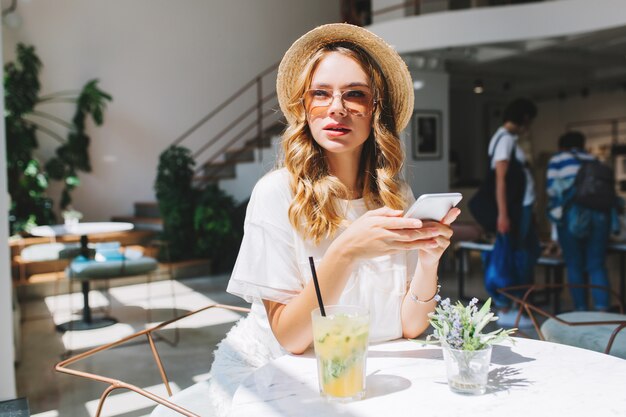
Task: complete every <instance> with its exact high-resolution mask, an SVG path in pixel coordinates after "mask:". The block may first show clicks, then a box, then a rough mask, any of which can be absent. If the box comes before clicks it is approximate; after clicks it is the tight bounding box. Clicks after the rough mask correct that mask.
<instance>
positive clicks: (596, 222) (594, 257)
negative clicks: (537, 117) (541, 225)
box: [546, 132, 611, 311]
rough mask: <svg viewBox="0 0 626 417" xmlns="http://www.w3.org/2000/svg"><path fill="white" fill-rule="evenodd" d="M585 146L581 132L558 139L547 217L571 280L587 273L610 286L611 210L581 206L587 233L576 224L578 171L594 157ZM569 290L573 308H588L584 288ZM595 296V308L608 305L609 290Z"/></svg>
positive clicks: (550, 174)
mask: <svg viewBox="0 0 626 417" xmlns="http://www.w3.org/2000/svg"><path fill="white" fill-rule="evenodd" d="M584 149H585V136H584V135H583V134H582V133H580V132H567V133H565V134H564V135H562V136H561V137H560V138H559V152H557V153H556V154H555V155H554V156H552V158H550V161H549V162H548V171H547V182H546V191H547V193H548V197H549V201H548V217H549V219H550V221H551V222H552V223H553V225H554V227H553V235H554V234H555V233H554V230H555V229H556V235H557V236H556V237H557V239H558V242H559V244H560V245H561V250H562V253H563V260H564V261H565V265H566V266H567V280H568V282H569V283H570V284H584V274H585V272H586V273H588V274H589V283H590V284H592V285H600V286H604V287H608V286H609V281H608V273H607V268H606V261H605V259H606V250H607V244H608V240H609V234H610V228H611V214H610V212H609V211H601V210H592V209H589V208H582V209H581V210H582V211H585V212H586V213H585V215H586V216H589V217H588V219H589V226H588V227H587V228H586V229H587V231H586V233H584V234H581V233H580V231H579V230H575V229H574V226H575V224H574V223H576V222H577V221H579V219H576V218H575V217H574V216H577V213H581V210H573V205H574V204H575V203H574V202H573V201H572V198H573V195H574V192H575V189H574V181H575V179H576V174H578V170H579V169H580V166H581V164H582V163H583V162H584V161H591V160H593V159H594V157H593V156H592V155H590V154H589V153H587V152H585V150H584ZM576 208H578V207H576ZM555 240H556V239H555ZM570 291H571V295H572V299H573V301H574V309H576V310H586V309H587V300H586V299H585V291H584V290H583V289H582V288H571V290H570ZM592 296H593V301H594V307H595V309H596V310H601V311H602V310H607V309H608V308H609V295H608V292H606V291H602V290H593V291H592Z"/></svg>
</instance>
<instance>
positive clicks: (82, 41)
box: [4, 0, 339, 220]
mask: <svg viewBox="0 0 626 417" xmlns="http://www.w3.org/2000/svg"><path fill="white" fill-rule="evenodd" d="M18 13H19V14H20V16H21V17H22V21H23V23H22V25H21V26H20V27H19V28H17V29H13V30H11V29H7V28H4V35H5V36H4V51H5V55H4V57H5V62H6V60H7V59H12V58H13V53H14V50H15V45H16V43H17V42H19V41H21V42H24V43H27V44H33V45H35V47H36V49H37V53H38V55H39V57H40V59H41V60H42V62H43V64H44V69H43V72H42V76H41V81H42V85H43V88H42V93H43V94H46V93H50V92H54V91H59V90H67V89H73V88H79V87H80V86H82V84H84V83H85V82H86V81H87V80H89V79H91V78H96V77H97V78H99V79H100V80H101V81H100V85H101V87H102V88H103V89H104V90H106V91H108V92H109V93H111V94H112V96H113V102H112V103H111V104H110V105H109V107H108V110H107V113H106V120H105V124H104V126H103V127H101V128H99V129H91V130H90V133H91V138H92V144H91V148H90V154H91V157H92V165H93V172H92V173H91V174H81V175H80V177H81V181H82V185H81V186H80V187H79V188H78V189H77V190H76V191H75V192H74V193H73V198H74V204H73V205H74V207H75V208H76V209H78V210H80V211H83V212H84V213H85V220H104V219H108V218H109V217H110V216H112V215H116V214H130V213H131V212H132V204H133V202H135V201H145V200H148V201H150V200H154V193H153V189H152V186H153V182H154V179H155V176H156V167H157V163H158V156H159V153H160V152H161V151H162V150H163V149H164V148H165V147H166V146H168V145H169V144H170V143H171V142H172V141H173V140H174V139H175V138H176V137H178V136H179V135H180V134H181V133H182V132H184V131H185V130H186V129H187V128H189V127H190V126H191V125H192V124H194V123H195V122H196V121H197V120H199V119H200V118H202V117H203V116H204V115H206V114H207V113H209V111H211V110H212V109H213V108H214V107H216V106H217V105H218V104H220V103H221V102H223V101H224V100H225V99H226V98H227V97H228V96H230V95H231V94H233V93H234V92H235V91H236V90H237V89H238V88H239V87H241V86H242V85H243V84H245V83H246V82H248V81H249V80H251V79H252V78H253V77H255V76H256V75H257V74H258V73H259V72H261V71H262V70H264V69H265V68H267V67H269V66H270V65H272V64H274V63H276V62H277V61H278V60H279V59H280V58H281V57H282V54H283V53H284V52H285V50H286V49H287V48H288V46H289V45H290V44H291V43H292V42H293V41H294V40H295V39H296V38H297V37H298V36H300V35H302V34H303V33H305V32H306V31H308V30H309V29H311V28H312V27H314V26H317V25H319V24H322V23H328V22H333V21H337V20H338V18H339V4H338V3H337V2H336V1H335V0H318V1H315V2H311V1H307V0H290V1H284V0H263V1H257V0H233V1H207V0H185V1H172V0H134V1H126V0H91V1H82V0H55V1H48V0H30V1H28V2H25V1H21V2H19V5H18ZM272 82H273V80H271V81H270V82H269V83H270V84H271V83H272ZM251 96H252V97H253V96H254V91H253V92H252V93H251ZM239 107H240V108H241V107H242V106H241V105H240V106H239ZM49 108H50V109H51V111H53V112H55V114H60V115H62V116H64V117H66V118H70V117H71V112H72V109H71V108H70V107H67V106H65V107H63V109H61V110H55V109H53V108H52V106H50V107H49ZM47 109H48V108H46V110H47ZM234 112H235V111H234ZM221 127H222V126H219V124H212V125H207V126H206V127H205V128H204V130H202V131H199V132H197V134H196V135H195V136H194V137H192V138H190V141H189V142H188V144H189V147H190V148H192V149H198V148H199V146H200V143H201V142H202V140H203V139H207V138H208V137H209V136H211V134H214V133H216V132H217V131H218V130H219V129H220V128H221ZM40 143H41V148H42V149H41V151H40V154H41V155H43V156H44V157H47V156H49V155H50V154H51V153H52V152H53V150H54V148H55V147H56V146H57V145H56V143H54V142H53V141H52V140H50V139H49V138H48V137H43V136H42V137H41V139H40ZM53 190H57V192H56V193H55V194H54V195H53V198H55V200H56V201H58V200H59V193H58V190H59V187H58V186H55V187H53Z"/></svg>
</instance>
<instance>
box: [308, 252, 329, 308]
mask: <svg viewBox="0 0 626 417" xmlns="http://www.w3.org/2000/svg"><path fill="white" fill-rule="evenodd" d="M309 264H310V265H311V273H312V274H313V284H315V294H317V303H318V304H319V305H320V313H322V317H326V310H324V303H323V302H322V293H321V292H320V283H319V281H318V280H317V273H316V272H315V262H313V257H312V256H309Z"/></svg>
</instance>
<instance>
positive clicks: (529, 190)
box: [489, 127, 535, 206]
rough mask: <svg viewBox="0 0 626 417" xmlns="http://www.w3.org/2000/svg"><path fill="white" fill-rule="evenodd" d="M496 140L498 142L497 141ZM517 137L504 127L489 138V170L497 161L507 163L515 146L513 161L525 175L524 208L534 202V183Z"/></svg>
mask: <svg viewBox="0 0 626 417" xmlns="http://www.w3.org/2000/svg"><path fill="white" fill-rule="evenodd" d="M498 138H500V140H499V141H498ZM517 140H518V136H517V135H514V134H512V133H511V132H509V131H508V130H506V129H505V128H504V127H500V128H499V129H498V130H497V131H496V133H494V135H493V136H492V138H491V141H490V142H489V155H491V169H495V168H496V162H498V161H508V160H509V158H510V157H511V151H512V150H513V147H514V146H515V159H517V160H518V161H519V163H520V164H522V166H523V167H524V173H525V174H526V190H525V191H524V200H523V203H522V204H523V205H524V206H530V205H531V204H533V203H534V202H535V181H534V179H533V176H532V173H531V172H530V169H528V167H527V164H526V155H524V151H522V148H520V146H519V145H518V143H517ZM496 141H497V142H498V146H497V147H496V149H494V146H496Z"/></svg>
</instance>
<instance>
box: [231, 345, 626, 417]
mask: <svg viewBox="0 0 626 417" xmlns="http://www.w3.org/2000/svg"><path fill="white" fill-rule="evenodd" d="M516 341H517V344H516V345H514V346H510V345H506V344H504V345H500V346H495V347H494V350H493V355H492V360H491V368H490V372H489V385H488V388H487V393H486V394H485V395H482V396H464V395H459V394H455V393H453V392H451V391H450V389H449V388H448V385H447V382H446V376H445V364H444V362H443V357H442V353H441V348H440V347H439V346H433V345H427V346H423V345H421V344H417V343H415V342H410V341H406V340H400V341H394V342H388V343H384V344H379V345H372V346H370V349H369V356H368V360H367V382H366V383H367V393H366V398H365V399H363V400H361V401H357V402H352V403H348V404H331V403H328V402H326V400H324V399H323V398H321V397H320V395H319V392H318V386H317V369H316V363H315V358H314V356H313V353H312V352H307V353H306V354H304V355H302V356H293V355H286V356H283V357H281V358H279V359H277V360H275V361H273V362H271V363H269V364H268V365H266V366H264V367H262V368H260V369H258V370H257V371H255V372H254V373H253V374H252V375H250V377H248V378H247V379H246V380H245V381H244V382H243V383H242V385H241V386H240V387H239V389H238V390H237V392H236V393H235V396H234V399H233V408H232V412H231V414H230V417H259V416H263V417H278V416H289V417H298V416H303V417H304V416H325V417H331V416H344V417H348V416H350V417H366V416H376V417H380V416H388V417H391V416H393V417H398V416H429V417H438V416H440V417H451V416H463V417H467V416H481V417H491V416H493V417H506V416H568V417H575V416H580V417H590V416H624V415H626V361H625V360H623V359H619V358H616V357H613V356H608V355H604V354H602V353H597V352H593V351H590V350H584V349H579V348H575V347H571V346H566V345H559V344H555V343H549V342H541V341H537V340H531V339H520V338H516Z"/></svg>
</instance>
